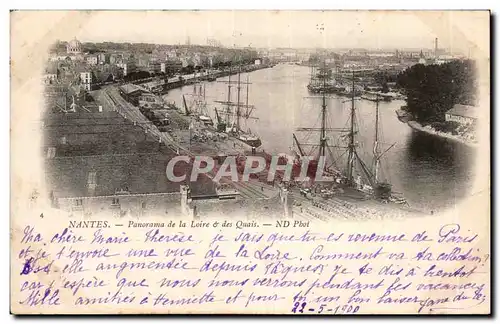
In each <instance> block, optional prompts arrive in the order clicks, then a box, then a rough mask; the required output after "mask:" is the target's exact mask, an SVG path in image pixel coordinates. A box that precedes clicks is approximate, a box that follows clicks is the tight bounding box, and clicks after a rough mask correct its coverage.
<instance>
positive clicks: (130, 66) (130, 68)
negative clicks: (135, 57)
mask: <svg viewBox="0 0 500 324" xmlns="http://www.w3.org/2000/svg"><path fill="white" fill-rule="evenodd" d="M116 66H117V67H119V68H122V69H123V76H126V75H129V74H130V73H132V72H135V71H136V69H137V68H136V66H135V64H134V63H132V62H129V63H118V64H116Z"/></svg>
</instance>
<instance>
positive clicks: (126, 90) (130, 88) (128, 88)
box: [120, 83, 141, 95]
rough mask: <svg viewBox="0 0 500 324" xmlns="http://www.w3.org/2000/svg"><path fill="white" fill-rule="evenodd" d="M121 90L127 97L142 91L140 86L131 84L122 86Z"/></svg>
mask: <svg viewBox="0 0 500 324" xmlns="http://www.w3.org/2000/svg"><path fill="white" fill-rule="evenodd" d="M120 90H121V91H123V92H124V93H125V94H127V95H129V94H131V93H134V92H137V91H141V89H140V88H139V87H138V86H136V85H134V84H131V83H127V84H124V85H122V86H120Z"/></svg>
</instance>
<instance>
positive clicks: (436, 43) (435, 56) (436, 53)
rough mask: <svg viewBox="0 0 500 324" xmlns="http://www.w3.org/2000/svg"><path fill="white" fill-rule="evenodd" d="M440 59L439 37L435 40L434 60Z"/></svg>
mask: <svg viewBox="0 0 500 324" xmlns="http://www.w3.org/2000/svg"><path fill="white" fill-rule="evenodd" d="M437 57H438V39H437V37H436V38H435V39H434V58H437Z"/></svg>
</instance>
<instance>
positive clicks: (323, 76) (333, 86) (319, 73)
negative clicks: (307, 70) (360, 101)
mask: <svg viewBox="0 0 500 324" xmlns="http://www.w3.org/2000/svg"><path fill="white" fill-rule="evenodd" d="M307 89H308V90H309V92H310V93H313V94H321V93H327V94H330V93H336V94H344V93H345V91H346V87H345V86H344V85H343V84H342V82H341V80H340V79H339V73H338V71H336V72H335V73H334V72H333V71H332V69H330V68H329V67H328V66H327V65H326V64H323V65H321V66H319V67H315V66H311V79H310V81H309V84H308V85H307Z"/></svg>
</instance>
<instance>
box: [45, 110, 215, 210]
mask: <svg viewBox="0 0 500 324" xmlns="http://www.w3.org/2000/svg"><path fill="white" fill-rule="evenodd" d="M42 131H43V144H42V145H43V153H44V158H45V159H44V166H45V167H44V170H45V183H46V184H47V187H48V190H49V193H50V195H49V196H50V198H51V203H52V206H53V207H54V208H58V209H61V210H64V211H66V212H68V213H69V215H70V216H73V217H76V218H77V219H82V218H87V217H89V218H90V217H92V216H97V215H109V214H111V215H114V216H115V217H123V216H126V215H134V216H152V215H155V216H158V215H165V216H177V215H178V216H182V215H183V214H184V215H186V214H188V215H191V216H192V215H193V212H194V208H193V207H189V206H188V204H189V205H192V204H193V201H196V199H197V197H202V198H206V197H217V192H216V188H215V184H214V183H213V182H212V181H211V179H210V178H208V177H204V176H202V177H201V178H199V179H198V181H197V182H196V183H190V182H188V181H186V182H184V183H179V182H171V181H169V180H168V179H167V177H166V173H165V168H166V165H167V164H168V162H169V160H170V159H171V158H172V157H174V156H175V155H176V154H175V152H173V151H172V150H171V149H169V148H167V147H166V146H165V145H164V144H163V143H161V141H158V138H155V137H154V136H153V135H152V134H149V132H147V131H146V130H145V129H144V128H143V127H142V125H139V124H137V123H134V122H132V121H130V120H127V119H125V118H123V117H122V116H121V115H120V114H119V113H118V112H116V111H111V110H110V107H102V106H94V107H90V106H87V107H85V108H80V105H77V106H76V108H75V109H72V110H65V111H59V110H53V112H49V113H47V114H46V115H45V117H44V123H43V130H42ZM180 167H181V169H184V168H186V167H185V166H182V165H181V166H180ZM178 171H185V172H190V169H188V170H178ZM174 172H176V169H174ZM186 185H187V186H189V187H186ZM183 205H184V208H185V209H186V210H185V211H182V209H181V208H182V207H183ZM188 207H189V208H188Z"/></svg>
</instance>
